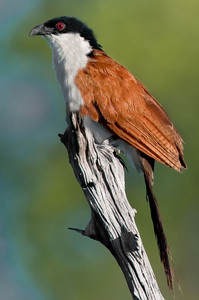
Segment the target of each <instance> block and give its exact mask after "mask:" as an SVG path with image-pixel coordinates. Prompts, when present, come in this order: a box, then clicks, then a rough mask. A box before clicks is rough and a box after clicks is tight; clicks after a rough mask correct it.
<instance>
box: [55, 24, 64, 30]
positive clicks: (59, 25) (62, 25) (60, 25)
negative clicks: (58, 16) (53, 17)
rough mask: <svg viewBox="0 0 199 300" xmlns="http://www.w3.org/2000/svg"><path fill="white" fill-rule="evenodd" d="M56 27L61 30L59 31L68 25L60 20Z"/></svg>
mask: <svg viewBox="0 0 199 300" xmlns="http://www.w3.org/2000/svg"><path fill="white" fill-rule="evenodd" d="M55 27H56V28H57V29H58V30H59V31H62V30H63V29H64V28H65V27H66V25H65V24H64V23H63V22H58V23H57V24H56V25H55Z"/></svg>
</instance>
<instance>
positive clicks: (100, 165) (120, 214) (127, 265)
mask: <svg viewBox="0 0 199 300" xmlns="http://www.w3.org/2000/svg"><path fill="white" fill-rule="evenodd" d="M69 121H70V123H71V124H70V126H69V128H68V129H67V130H66V132H65V133H64V135H60V138H61V141H62V143H63V144H64V145H65V147H66V149H67V151H68V155H69V161H70V163H71V165H72V168H73V170H74V173H75V176H76V178H77V180H78V182H79V184H80V185H81V187H82V190H83V192H84V194H85V196H86V198H87V201H88V203H89V206H90V208H91V220H90V222H89V223H88V225H87V227H86V229H85V230H79V229H75V230H76V231H78V232H80V233H81V234H83V235H85V236H87V237H90V238H92V239H95V240H97V241H99V242H101V243H102V244H103V245H105V246H106V247H107V248H108V249H109V250H110V252H111V253H112V255H113V256H114V257H115V259H116V260H117V262H118V264H119V266H120V268H121V269H122V271H123V274H124V276H125V278H126V281H127V284H128V287H129V289H130V292H131V294H132V297H133V299H136V300H138V299H139V300H149V299H150V300H163V299H164V298H163V296H162V295H161V292H160V290H159V288H158V285H157V282H156V278H155V275H154V273H153V270H152V268H151V265H150V262H149V260H148V257H147V255H146V252H145V250H144V247H143V244H142V241H141V238H140V235H139V232H138V229H137V226H136V224H135V220H134V216H135V213H136V211H135V209H133V208H132V207H131V206H130V204H129V202H128V200H127V197H126V193H125V175H124V167H123V165H122V163H121V161H120V159H119V158H118V156H117V153H116V150H115V149H114V148H113V147H112V146H111V145H110V144H109V142H108V141H105V142H104V143H103V144H97V143H95V141H94V137H93V136H92V134H91V132H90V131H89V130H88V129H87V128H85V127H84V125H83V122H82V119H81V117H80V116H79V115H78V114H76V113H72V114H71V115H70V116H69Z"/></svg>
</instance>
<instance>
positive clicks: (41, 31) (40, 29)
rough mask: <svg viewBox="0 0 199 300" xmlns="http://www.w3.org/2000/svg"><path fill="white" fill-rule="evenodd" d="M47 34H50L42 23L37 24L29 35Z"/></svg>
mask: <svg viewBox="0 0 199 300" xmlns="http://www.w3.org/2000/svg"><path fill="white" fill-rule="evenodd" d="M45 34H49V32H48V30H47V28H46V27H45V26H44V25H43V24H41V25H37V26H35V27H34V28H33V29H32V30H31V31H30V33H29V36H33V35H45Z"/></svg>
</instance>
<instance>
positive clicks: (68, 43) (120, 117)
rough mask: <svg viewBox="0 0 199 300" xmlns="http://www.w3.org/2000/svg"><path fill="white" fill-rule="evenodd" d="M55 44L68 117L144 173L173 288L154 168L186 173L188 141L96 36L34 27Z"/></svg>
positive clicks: (58, 22) (65, 23)
mask: <svg viewBox="0 0 199 300" xmlns="http://www.w3.org/2000/svg"><path fill="white" fill-rule="evenodd" d="M34 35H41V36H43V37H44V38H46V40H47V41H48V43H49V44H50V46H51V48H52V53H53V65H54V68H55V72H56V75H57V78H58V81H59V84H60V86H61V90H62V93H63V96H64V99H65V101H66V106H67V109H68V111H71V112H72V111H79V112H80V114H81V115H82V116H83V119H84V123H85V126H87V127H88V128H89V129H90V130H91V131H92V132H93V134H94V136H95V138H96V140H97V141H98V142H103V141H104V140H105V139H108V138H111V137H113V138H114V143H115V145H116V146H117V147H118V148H120V149H121V150H122V151H123V152H124V154H126V155H127V157H129V158H130V159H131V160H132V161H133V163H134V165H135V167H136V168H137V170H138V171H141V172H143V174H144V178H145V183H146V193H147V199H148V200H149V204H150V209H151V217H152V221H153V226H154V231H155V235H156V238H157V243H158V246H159V251H160V257H161V261H162V262H163V264H164V268H165V273H166V276H167V282H168V285H169V287H170V288H171V289H172V288H173V272H172V268H171V266H170V262H169V255H170V252H169V247H168V244H167V240H166V237H165V234H164V230H163V225H162V221H161V217H160V214H159V209H158V204H157V201H156V197H155V195H154V193H153V189H152V186H153V172H154V162H155V160H157V161H158V162H161V163H163V164H165V165H167V166H169V167H171V168H173V169H175V170H176V171H179V172H181V171H182V169H183V168H186V164H185V161H184V159H183V141H182V138H181V136H180V134H179V133H178V131H177V130H176V129H175V127H174V125H173V123H172V122H171V120H170V119H169V117H168V115H167V113H166V112H165V111H164V109H163V108H162V106H161V105H160V104H159V103H158V102H157V101H156V100H155V99H154V97H153V96H152V95H151V94H150V93H149V92H148V90H147V89H146V88H145V87H144V86H143V85H142V83H141V82H140V81H139V80H137V79H136V78H135V77H133V75H132V74H131V73H129V71H127V70H126V69H125V68H124V67H123V66H122V65H120V64H119V63H118V62H116V61H114V60H113V59H112V58H111V57H109V56H108V55H107V54H106V53H105V52H104V51H103V50H102V47H101V45H100V44H98V42H97V40H96V37H95V35H94V33H93V31H92V30H91V29H90V28H88V27H87V26H86V25H85V24H84V23H83V22H82V21H80V20H78V19H77V18H74V17H58V18H54V19H51V20H49V21H47V22H45V23H44V24H42V25H38V26H36V27H34V28H33V29H32V30H31V31H30V36H34Z"/></svg>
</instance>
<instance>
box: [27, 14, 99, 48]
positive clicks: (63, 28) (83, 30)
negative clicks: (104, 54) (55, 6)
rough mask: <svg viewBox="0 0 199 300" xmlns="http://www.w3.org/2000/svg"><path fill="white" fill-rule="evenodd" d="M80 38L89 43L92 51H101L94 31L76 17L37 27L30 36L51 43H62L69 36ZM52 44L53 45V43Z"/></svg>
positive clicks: (52, 21)
mask: <svg viewBox="0 0 199 300" xmlns="http://www.w3.org/2000/svg"><path fill="white" fill-rule="evenodd" d="M71 34H73V35H76V36H80V37H81V38H82V39H84V40H85V41H87V42H88V43H89V45H90V47H91V48H92V49H101V46H100V45H99V44H98V43H97V40H96V37H95V35H94V33H93V31H92V30H91V29H90V28H89V27H87V25H85V24H84V23H83V22H82V21H80V20H79V19H77V18H74V17H65V16H64V17H57V18H53V19H51V20H49V21H47V22H45V23H43V24H41V25H37V26H35V27H34V28H33V29H32V30H31V31H30V34H29V35H30V36H35V35H41V36H43V37H45V38H46V39H47V40H48V41H49V42H51V41H52V40H56V41H57V43H59V42H60V43H61V42H62V41H63V40H64V39H65V38H66V36H67V35H71ZM51 44H52V43H51Z"/></svg>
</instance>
